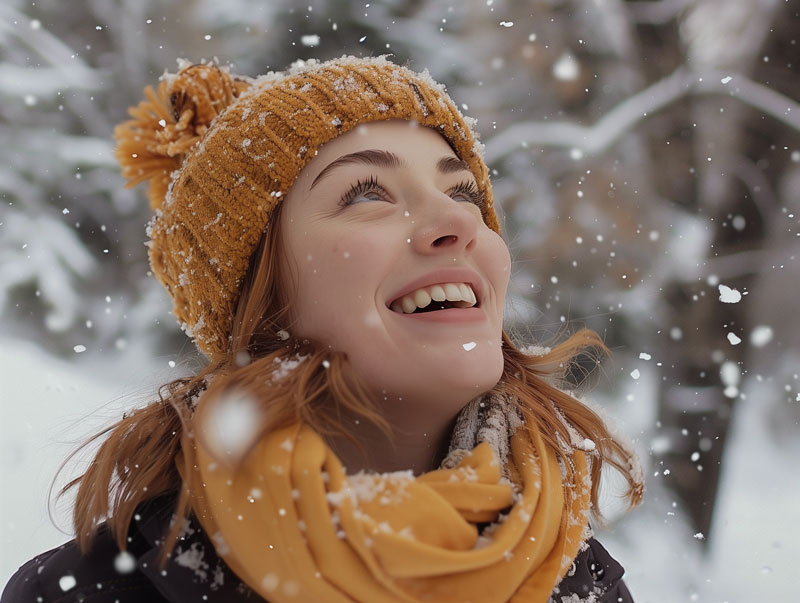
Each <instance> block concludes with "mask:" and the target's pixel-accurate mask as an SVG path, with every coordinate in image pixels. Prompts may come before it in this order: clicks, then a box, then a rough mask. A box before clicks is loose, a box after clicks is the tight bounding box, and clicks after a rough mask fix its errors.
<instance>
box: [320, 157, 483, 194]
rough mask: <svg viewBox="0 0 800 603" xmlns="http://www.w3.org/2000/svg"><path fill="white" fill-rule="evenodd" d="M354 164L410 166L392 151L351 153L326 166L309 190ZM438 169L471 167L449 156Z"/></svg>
mask: <svg viewBox="0 0 800 603" xmlns="http://www.w3.org/2000/svg"><path fill="white" fill-rule="evenodd" d="M352 163H359V164H362V165H371V166H375V167H382V168H390V169H396V168H400V167H405V166H407V165H408V164H407V163H406V162H405V161H403V159H402V158H401V157H400V156H399V155H397V154H395V153H392V152H391V151H382V150H378V149H367V150H364V151H357V152H355V153H349V154H347V155H342V156H341V157H339V158H338V159H336V160H334V161H332V162H330V163H329V164H328V165H326V166H325V169H323V170H322V171H321V172H320V173H319V174H317V177H316V178H314V181H313V182H312V183H311V186H310V187H309V190H311V189H312V188H314V187H315V186H316V185H317V184H318V183H319V181H320V180H322V179H323V178H324V177H325V176H327V175H329V174H330V173H331V172H332V171H333V170H335V169H337V168H340V167H342V166H343V165H347V164H352ZM436 169H437V170H438V171H439V172H441V173H442V174H451V173H453V172H461V171H465V170H466V171H469V166H468V165H467V162H466V161H464V160H463V159H459V158H458V157H454V156H452V155H448V156H446V157H442V158H441V159H439V161H437V162H436Z"/></svg>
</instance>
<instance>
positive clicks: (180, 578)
mask: <svg viewBox="0 0 800 603" xmlns="http://www.w3.org/2000/svg"><path fill="white" fill-rule="evenodd" d="M174 503H175V499H174V498H173V497H162V498H158V499H154V500H153V501H151V502H149V503H147V504H146V505H143V506H142V507H141V508H140V509H139V513H137V514H136V516H135V518H134V521H133V522H132V524H131V528H130V531H129V533H128V551H129V552H130V554H131V555H133V557H134V558H135V560H136V563H135V567H131V568H125V567H121V569H122V570H123V571H125V570H128V569H129V570H130V571H127V573H120V571H118V570H117V569H115V560H117V559H118V555H119V554H120V553H119V549H118V548H117V545H116V544H115V543H114V540H113V539H112V538H111V535H110V533H109V532H108V530H107V529H105V528H104V527H103V528H101V529H100V531H99V533H98V536H97V539H96V540H95V543H94V546H93V548H92V550H91V552H90V553H89V554H88V555H86V556H84V555H81V554H80V551H79V550H78V546H77V544H76V543H75V541H74V540H73V541H70V542H67V543H66V544H63V545H61V546H60V547H58V548H56V549H53V550H52V551H48V552H46V553H42V554H41V555H38V556H37V557H34V558H33V559H32V560H31V561H29V562H28V563H26V564H25V565H23V566H22V567H21V568H20V569H19V571H17V573H16V574H14V576H13V577H12V578H11V580H10V581H9V582H8V584H7V586H6V588H5V590H4V591H3V595H2V598H0V603H77V602H86V603H165V602H170V603H193V602H195V601H197V602H198V603H244V602H248V603H259V602H262V601H263V599H262V598H261V597H259V596H258V595H257V594H255V593H254V592H253V591H251V590H250V589H249V588H248V587H247V586H246V585H245V584H243V583H242V581H241V580H239V579H238V578H237V577H236V575H235V574H233V572H232V571H231V570H230V569H229V568H228V567H227V566H226V565H225V563H224V562H223V561H222V559H220V558H219V556H218V555H217V554H216V552H215V551H214V547H213V546H212V544H211V542H210V541H209V539H208V537H207V536H206V534H205V533H204V532H203V530H202V529H200V527H199V525H198V524H197V523H196V522H189V524H188V526H187V529H185V530H184V531H183V534H184V536H183V538H182V540H181V541H180V542H179V543H178V544H177V545H176V547H175V550H174V552H173V554H172V555H171V556H170V557H169V559H168V560H167V563H166V565H165V566H164V568H163V569H161V568H160V567H159V564H158V558H159V552H160V546H159V543H160V539H161V538H162V537H163V536H164V534H165V533H166V531H167V529H168V526H169V523H170V521H171V518H172V511H173V508H174ZM587 544H588V547H587V548H586V549H585V550H583V551H582V552H581V553H580V554H579V555H578V557H577V559H576V560H575V564H574V568H573V569H572V570H570V572H569V574H568V575H567V577H566V578H564V580H563V581H562V582H561V584H560V585H559V587H558V588H557V589H556V591H555V592H554V593H553V595H552V597H551V599H550V601H551V602H552V603H562V601H566V602H568V603H573V602H574V603H578V601H581V602H584V601H585V602H586V603H632V602H633V600H632V598H631V595H630V593H629V592H628V589H627V588H626V587H625V584H624V583H623V581H622V574H623V569H622V567H621V566H620V564H619V563H617V562H616V561H615V560H614V559H612V557H611V556H610V555H609V554H608V552H607V551H606V550H605V549H604V548H603V547H602V546H601V545H600V543H599V542H597V541H596V540H594V539H591V540H589V541H588V543H587ZM118 565H119V564H118ZM65 589H66V590H65ZM574 595H578V599H576V598H575V597H574ZM314 603H316V602H314Z"/></svg>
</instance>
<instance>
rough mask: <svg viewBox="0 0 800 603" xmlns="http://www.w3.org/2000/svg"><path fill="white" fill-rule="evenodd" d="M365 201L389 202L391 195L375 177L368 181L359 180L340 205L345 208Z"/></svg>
mask: <svg viewBox="0 0 800 603" xmlns="http://www.w3.org/2000/svg"><path fill="white" fill-rule="evenodd" d="M365 201H389V194H388V193H387V192H386V189H385V188H383V186H381V185H380V183H379V182H378V180H377V179H376V178H375V177H374V176H371V177H370V178H368V179H367V180H359V181H358V182H356V184H355V185H353V186H352V187H351V188H350V190H349V191H347V192H346V193H345V194H344V196H343V197H342V199H341V201H340V205H341V206H342V207H345V206H347V205H353V204H355V203H363V202H365Z"/></svg>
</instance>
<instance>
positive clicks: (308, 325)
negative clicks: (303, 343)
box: [280, 121, 510, 416]
mask: <svg viewBox="0 0 800 603" xmlns="http://www.w3.org/2000/svg"><path fill="white" fill-rule="evenodd" d="M480 203H481V199H480V198H479V195H478V194H477V188H476V187H475V178H474V176H473V175H472V173H471V172H470V171H469V170H468V169H467V167H466V164H465V163H463V162H462V161H460V160H459V159H458V157H456V155H455V154H454V152H453V150H452V149H451V148H450V146H449V145H448V144H447V142H446V141H445V140H444V139H443V138H442V137H441V136H440V135H439V134H437V133H436V132H434V131H433V130H430V129H428V128H424V127H421V126H418V125H417V124H414V123H411V122H405V121H388V122H375V123H370V124H366V125H362V126H359V127H358V128H357V129H355V130H352V131H350V132H348V133H346V134H344V135H342V136H340V137H338V138H336V139H334V140H332V141H330V142H328V143H327V144H325V145H324V146H323V147H322V148H321V149H320V151H319V153H318V155H317V156H316V157H315V158H314V159H313V160H312V161H311V162H310V163H309V164H308V165H307V166H306V167H305V169H303V171H302V172H301V173H300V176H299V178H298V180H297V182H296V183H295V185H294V186H293V187H292V189H291V191H290V192H289V194H288V195H287V198H286V199H285V201H284V207H283V209H282V214H281V218H280V219H281V222H280V227H281V229H282V237H283V241H284V244H285V247H286V252H287V258H288V264H289V265H288V268H289V274H290V275H292V278H293V281H294V282H293V283H292V284H293V285H294V286H295V287H296V296H295V297H294V303H293V305H292V308H291V312H292V316H293V319H294V324H293V326H292V331H293V334H294V335H296V336H300V337H307V338H310V339H314V340H316V341H318V342H321V343H324V344H328V345H329V346H330V347H331V348H332V349H333V350H337V351H342V352H345V353H346V354H347V356H348V358H349V360H350V363H351V365H352V367H353V368H354V370H355V371H356V372H357V374H358V375H359V376H360V377H361V378H362V379H363V380H364V382H365V383H366V384H367V386H368V387H369V388H370V390H371V391H372V392H373V393H374V394H375V395H376V396H377V399H378V400H386V401H388V406H389V407H392V408H394V409H395V410H396V409H397V405H396V404H395V403H396V402H398V401H400V404H401V405H402V408H405V409H406V410H407V411H413V410H424V411H425V412H430V413H435V414H436V413H440V414H442V416H446V415H449V416H453V415H455V413H457V412H458V410H459V409H460V408H461V407H462V406H463V405H464V404H465V403H466V402H468V401H469V400H470V399H472V398H474V397H475V396H477V395H479V394H481V393H483V392H485V391H487V390H489V389H491V388H492V387H493V386H494V385H495V384H496V383H497V381H498V380H499V378H500V375H501V373H502V369H503V356H502V352H501V343H500V342H501V331H502V323H503V306H504V302H505V294H506V287H507V285H508V278H509V267H510V258H509V254H508V249H507V247H506V245H505V243H504V242H503V240H502V239H501V237H500V236H499V235H498V234H497V233H495V232H494V231H492V230H490V229H489V228H488V227H487V226H486V225H485V224H484V223H483V220H482V218H481V210H480V207H479V206H480ZM473 296H474V297H473ZM443 298H444V301H441V300H442V299H443ZM437 300H440V301H437ZM420 306H425V307H424V308H420ZM432 401H433V404H432Z"/></svg>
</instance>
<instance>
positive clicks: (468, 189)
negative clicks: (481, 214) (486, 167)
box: [448, 180, 484, 211]
mask: <svg viewBox="0 0 800 603" xmlns="http://www.w3.org/2000/svg"><path fill="white" fill-rule="evenodd" d="M448 194H449V195H450V197H452V198H453V199H454V200H455V201H466V202H467V203H472V204H473V205H477V206H478V207H479V208H480V209H481V211H483V205H484V194H483V193H482V192H481V191H479V190H478V185H477V184H475V182H473V181H472V180H468V181H464V182H461V183H459V184H457V185H456V186H454V187H453V188H451V189H450V190H449V191H448Z"/></svg>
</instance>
